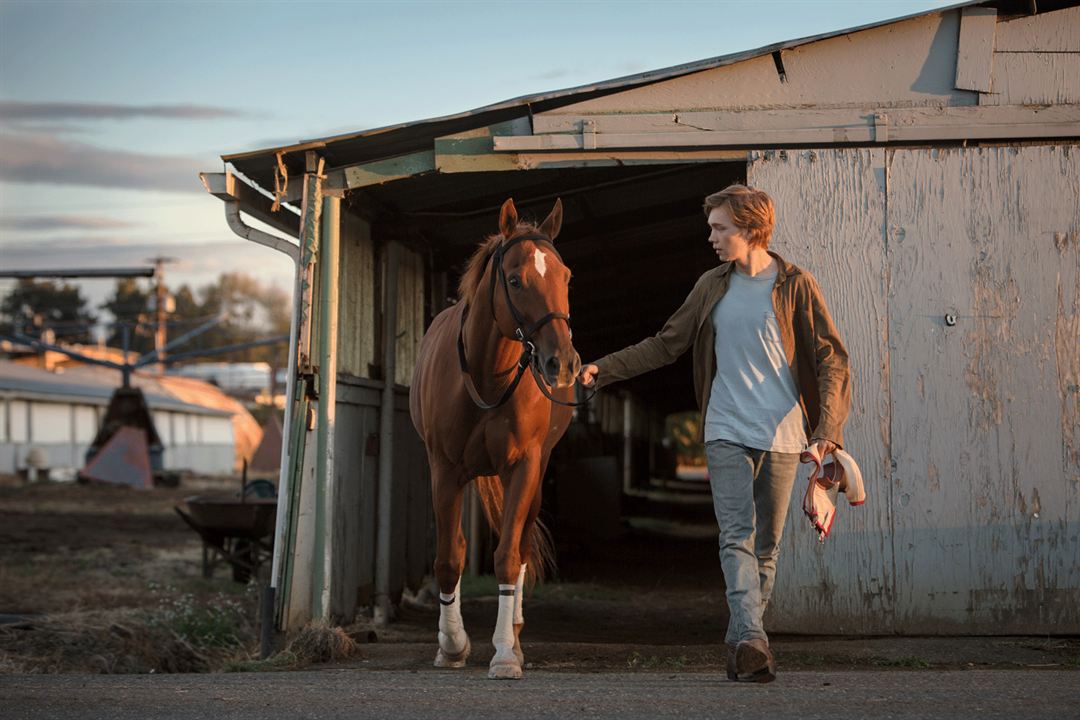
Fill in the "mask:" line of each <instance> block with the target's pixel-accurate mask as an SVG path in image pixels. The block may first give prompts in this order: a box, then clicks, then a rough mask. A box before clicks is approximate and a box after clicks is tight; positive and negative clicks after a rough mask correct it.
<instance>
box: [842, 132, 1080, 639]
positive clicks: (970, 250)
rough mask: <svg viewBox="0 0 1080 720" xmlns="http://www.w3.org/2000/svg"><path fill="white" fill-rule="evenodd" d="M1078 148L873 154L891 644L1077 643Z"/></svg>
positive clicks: (1079, 504)
mask: <svg viewBox="0 0 1080 720" xmlns="http://www.w3.org/2000/svg"><path fill="white" fill-rule="evenodd" d="M1078 150H1080V148H1077V147H1069V146H1064V145H1058V146H1053V145H1048V146H1042V147H1034V146H1032V147H988V148H970V149H959V148H957V149H947V150H946V149H916V150H895V151H892V152H890V155H891V162H890V170H889V198H888V221H889V222H888V226H889V237H888V258H889V273H890V297H889V307H890V312H889V358H890V361H891V389H892V398H893V407H892V411H893V415H892V448H893V457H894V462H895V468H896V469H895V470H894V473H893V524H894V528H895V547H896V575H897V577H896V614H897V617H896V622H897V627H896V629H897V630H898V631H900V632H906V633H925V632H954V631H961V632H989V633H1040V634H1041V633H1044V632H1055V633H1076V632H1078V631H1080V563H1078V562H1077V558H1080V539H1078V532H1077V530H1078V527H1080V417H1078V412H1077V390H1076V387H1077V383H1078V376H1080V347H1078V344H1077V335H1078V333H1080V285H1078V284H1077V266H1078V262H1080V260H1078V250H1080V248H1078V247H1077V245H1078V244H1080V243H1078V240H1080V232H1078V231H1080V209H1078V202H1077V198H1080V153H1078ZM867 490H868V492H869V493H871V497H873V494H874V493H875V490H876V487H875V486H874V485H870V486H869V487H868V488H867ZM843 521H844V518H841V519H840V520H838V522H843Z"/></svg>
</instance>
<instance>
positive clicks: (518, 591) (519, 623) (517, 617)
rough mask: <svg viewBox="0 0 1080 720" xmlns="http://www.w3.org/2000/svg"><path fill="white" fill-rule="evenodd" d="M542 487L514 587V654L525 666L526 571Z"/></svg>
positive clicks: (529, 521)
mask: <svg viewBox="0 0 1080 720" xmlns="http://www.w3.org/2000/svg"><path fill="white" fill-rule="evenodd" d="M540 477H541V478H543V477H544V471H543V470H541V471H540ZM540 503H541V495H540V487H539V485H538V486H537V490H536V492H535V493H533V502H532V506H531V507H530V508H529V516H528V517H527V518H525V524H524V525H523V526H522V528H521V542H520V544H519V552H520V553H521V570H520V571H519V572H518V578H517V583H516V585H515V587H514V655H516V656H517V659H518V662H519V663H520V664H521V666H522V667H524V666H525V653H524V652H523V651H522V649H521V629H522V628H523V627H525V608H524V602H525V573H526V571H527V570H528V567H529V563H530V562H532V561H533V560H534V558H533V546H532V541H533V538H532V531H533V527H535V524H536V518H537V516H539V515H540Z"/></svg>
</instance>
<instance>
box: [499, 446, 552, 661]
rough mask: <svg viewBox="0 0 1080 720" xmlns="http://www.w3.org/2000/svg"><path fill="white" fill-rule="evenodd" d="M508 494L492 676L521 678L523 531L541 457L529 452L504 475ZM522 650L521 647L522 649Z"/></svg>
mask: <svg viewBox="0 0 1080 720" xmlns="http://www.w3.org/2000/svg"><path fill="white" fill-rule="evenodd" d="M503 483H504V487H505V488H506V495H505V498H504V500H503V516H502V529H501V532H500V533H499V546H498V548H496V550H495V576H496V577H497V578H498V580H499V617H498V619H497V620H496V622H495V634H494V635H493V636H492V638H491V641H492V643H493V644H494V645H495V656H494V657H493V658H491V665H490V667H489V669H488V677H489V678H496V679H517V678H520V677H521V675H522V668H521V665H522V660H521V658H520V657H519V655H518V653H516V652H515V645H517V633H516V632H515V631H514V630H515V628H514V625H515V621H516V620H518V619H519V618H520V613H521V609H520V608H521V606H520V597H521V596H520V593H521V592H522V583H523V580H524V577H523V576H524V570H525V566H524V564H523V558H522V554H521V541H522V534H523V531H524V529H525V525H526V521H527V520H528V518H529V515H530V513H531V511H532V505H533V500H534V498H535V496H536V495H537V492H538V490H539V487H540V458H539V456H538V454H535V453H530V454H528V455H526V456H525V457H524V458H523V459H522V460H521V461H520V462H519V463H518V464H517V465H516V466H515V467H514V468H513V470H512V471H510V472H509V473H508V477H504V478H503ZM518 652H520V650H519V651H518Z"/></svg>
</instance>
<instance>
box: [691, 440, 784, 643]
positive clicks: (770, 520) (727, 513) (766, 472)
mask: <svg viewBox="0 0 1080 720" xmlns="http://www.w3.org/2000/svg"><path fill="white" fill-rule="evenodd" d="M705 456H706V458H707V460H708V463H709V484H710V485H711V487H712V496H713V510H715V512H716V523H717V525H719V526H720V567H721V568H722V569H723V571H724V582H725V584H726V585H727V601H728V609H729V610H730V612H731V618H730V620H728V629H727V637H726V641H727V643H728V644H729V645H734V644H736V643H739V642H741V641H743V640H751V639H754V638H759V639H761V640H764V641H766V642H768V640H769V638H768V636H767V635H766V634H765V628H764V627H763V626H762V623H761V617H762V615H763V614H764V613H765V608H766V607H767V606H768V604H769V598H770V597H771V596H772V588H773V580H774V578H775V577H776V558H777V557H778V556H779V554H780V537H781V536H782V535H783V532H784V520H785V518H786V517H787V511H788V503H789V502H790V500H791V490H792V487H793V486H794V485H795V474H796V471H797V470H798V467H799V454H798V453H782V452H770V451H767V450H755V449H753V448H748V447H746V446H744V445H738V444H736V443H730V442H727V441H726V440H712V441H709V442H707V443H705Z"/></svg>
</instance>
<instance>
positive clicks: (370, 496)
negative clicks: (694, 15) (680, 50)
mask: <svg viewBox="0 0 1080 720" xmlns="http://www.w3.org/2000/svg"><path fill="white" fill-rule="evenodd" d="M1078 142H1080V3H1077V2H1075V1H1073V0H1038V2H1036V1H1034V0H1030V1H1020V0H1000V1H993V2H967V3H961V4H959V5H956V6H953V7H951V8H947V9H944V10H940V11H934V12H929V13H924V14H919V15H915V16H910V17H905V18H900V19H897V20H893V21H889V22H884V23H879V24H875V25H872V26H866V27H860V28H855V29H851V30H845V31H842V32H837V33H831V34H828V35H822V36H816V37H810V38H803V39H799V40H793V41H790V42H785V43H780V44H777V45H773V46H769V47H765V48H761V49H759V50H754V51H750V52H743V53H738V54H734V55H727V56H723V57H717V58H711V59H708V60H702V61H700V62H695V63H690V64H687V65H682V66H678V67H673V68H668V69H663V70H657V71H651V72H646V73H642V74H639V75H633V76H629V77H624V78H618V79H614V80H610V81H606V82H602V83H597V84H595V85H590V86H585V87H578V88H573V89H569V90H562V91H556V92H550V93H544V94H540V95H535V96H529V97H521V98H517V99H514V100H510V101H507V102H503V103H499V104H496V105H492V106H488V107H483V108H479V109H476V110H472V111H468V112H463V113H461V114H458V115H452V116H446V117H439V118H434V119H430V120H424V121H420V122H414V123H408V124H402V125H396V126H392V127H384V128H378V129H375V130H367V131H361V132H357V133H352V134H347V135H341V136H336V137H330V138H323V139H318V140H313V141H310V142H304V143H299V144H296V145H291V146H287V147H277V148H269V149H266V150H261V151H256V152H245V153H240V154H230V155H225V156H223V160H224V163H225V171H224V172H222V173H206V174H204V176H203V179H204V183H205V185H206V186H207V189H208V191H209V192H211V193H213V194H215V195H216V196H217V197H219V198H221V199H222V200H223V201H224V205H225V214H226V220H227V221H228V223H229V225H230V227H231V228H232V229H233V230H234V231H235V232H237V233H238V234H240V235H241V236H243V237H245V238H247V239H249V240H252V241H254V242H258V243H261V244H264V245H267V246H270V247H274V248H276V249H278V250H280V251H281V252H284V253H286V254H289V255H290V256H291V257H292V258H293V259H294V260H295V261H296V268H297V273H296V290H297V292H296V305H295V317H294V328H293V351H294V352H293V357H292V360H291V370H292V372H291V375H290V389H289V398H290V399H289V403H290V404H289V408H290V411H289V413H288V419H287V423H286V428H285V437H286V442H285V447H284V450H283V460H284V462H283V463H282V467H283V471H282V477H281V486H282V494H283V495H284V496H285V497H286V498H287V500H286V501H285V502H283V503H281V504H279V508H282V509H283V510H282V512H281V514H280V515H279V518H278V520H279V524H278V534H277V539H278V543H277V555H276V557H275V563H274V580H273V584H274V586H275V587H276V589H277V601H278V612H279V627H281V628H283V629H290V628H294V627H296V626H297V625H298V624H300V623H302V622H304V621H306V620H307V619H309V618H311V617H329V618H333V619H338V620H341V619H349V618H351V617H352V616H353V615H354V614H355V613H356V610H357V607H358V605H374V606H375V608H376V616H377V617H383V618H385V617H388V616H389V615H390V614H391V613H392V606H393V602H394V600H395V599H396V597H397V596H398V595H399V594H400V592H401V590H402V588H403V587H405V586H406V585H412V586H415V585H416V583H418V582H419V579H420V578H421V577H422V576H423V574H424V573H425V572H427V571H428V568H429V567H430V561H431V557H432V548H431V537H430V510H429V503H428V490H427V486H426V483H427V479H426V475H425V472H426V471H425V461H424V459H423V457H424V456H423V450H422V447H421V445H420V443H419V441H418V439H417V438H416V436H415V433H414V431H413V430H412V428H411V425H410V423H409V420H408V415H407V393H408V387H407V385H408V382H409V378H410V373H411V370H412V365H413V362H414V358H415V351H416V346H417V342H418V340H419V338H420V336H421V335H422V332H423V330H424V327H425V324H426V323H427V322H429V321H430V319H431V318H432V317H433V316H434V315H435V314H436V313H437V312H439V310H441V309H442V308H443V307H445V305H446V303H448V302H452V299H451V296H452V295H453V288H454V285H455V280H456V276H457V273H458V272H459V271H460V268H461V264H462V262H463V260H464V259H465V258H466V257H467V255H468V253H469V252H470V251H471V249H472V248H473V247H474V246H475V244H476V243H477V242H478V241H479V240H480V239H481V238H482V237H483V236H484V235H486V234H487V233H490V232H493V231H494V230H495V218H496V217H497V210H498V207H499V205H500V204H501V202H502V201H503V200H504V199H505V198H506V197H508V196H512V197H513V198H514V199H515V201H516V203H517V205H518V207H519V209H523V210H524V211H525V213H526V214H532V215H533V216H535V217H537V218H540V217H543V215H544V214H545V213H546V211H547V209H548V208H549V207H550V205H551V203H552V202H553V200H554V199H555V198H556V197H561V198H562V200H563V203H564V204H565V208H566V217H565V223H564V226H563V232H562V235H561V236H560V239H559V241H558V244H559V247H560V252H561V253H562V255H563V257H564V259H565V260H566V262H567V264H568V265H569V266H570V267H571V268H573V270H574V275H575V281H574V285H573V287H572V290H571V307H572V313H573V317H574V330H575V345H576V346H577V348H578V350H579V351H580V352H581V355H582V357H583V359H586V360H588V359H590V358H595V357H597V356H599V355H602V354H605V353H607V352H610V351H613V350H616V349H619V348H621V347H623V346H625V345H627V344H629V343H632V342H636V341H637V340H639V339H641V338H642V337H644V336H646V335H647V334H650V333H653V332H655V331H656V330H658V329H659V328H660V326H661V325H662V323H663V321H664V319H665V318H666V317H667V316H668V315H669V314H670V313H671V312H672V311H673V310H674V309H675V308H676V307H677V306H678V304H679V303H680V302H681V301H682V299H683V298H684V297H685V295H686V293H687V292H688V290H689V288H690V287H691V286H692V284H693V282H694V281H695V279H696V278H697V277H698V275H700V273H701V272H703V271H704V270H705V269H707V268H708V267H710V266H711V265H712V264H713V263H714V262H715V256H714V255H713V254H712V252H711V249H710V248H709V247H708V245H707V243H706V242H705V233H706V230H705V226H704V223H703V221H702V218H701V215H700V204H701V199H702V198H703V197H704V196H705V195H706V194H708V193H709V192H712V191H715V190H717V189H719V188H722V187H724V186H726V185H727V184H729V183H732V182H747V183H749V184H751V185H754V186H757V187H760V188H762V189H765V190H767V191H768V192H769V193H770V194H772V195H773V197H774V198H775V200H776V202H777V206H778V226H777V230H776V233H775V235H774V239H773V247H774V248H775V249H776V250H777V251H778V252H780V253H781V254H782V255H784V256H785V257H786V258H788V259H790V260H792V261H794V262H796V263H798V264H800V265H802V266H803V267H806V268H807V269H809V270H810V271H812V272H813V273H814V274H815V275H816V276H817V278H818V279H819V281H820V284H821V286H822V288H823V290H824V293H825V295H826V298H827V300H828V302H829V304H830V308H831V310H832V312H833V315H834V318H835V320H836V322H837V324H838V326H839V328H840V330H841V332H842V334H843V336H844V337H845V340H846V342H847V344H848V349H849V352H850V354H851V358H852V367H853V386H854V398H855V400H854V406H853V410H852V416H851V418H850V420H849V422H848V430H847V442H848V448H847V449H848V450H849V451H850V452H851V453H852V454H853V455H854V456H855V457H856V458H857V459H858V460H859V461H860V463H861V465H862V467H863V472H864V474H865V477H866V480H867V487H868V491H869V500H868V502H867V504H866V505H865V506H864V507H863V508H861V509H860V510H859V511H857V512H855V511H852V512H847V513H845V514H844V515H842V517H841V519H840V520H839V521H838V528H837V529H836V530H835V531H834V533H833V535H832V536H830V538H829V539H828V541H827V542H826V543H824V544H816V543H814V542H812V541H811V540H810V539H809V534H808V533H807V532H806V531H805V528H804V526H803V524H802V519H801V517H800V516H798V507H797V506H798V503H797V502H796V503H793V504H792V508H793V509H792V512H791V517H790V518H789V525H788V527H789V531H788V533H787V535H786V538H785V541H784V549H783V552H782V555H781V560H780V563H781V568H780V570H779V572H780V575H779V577H780V578H781V581H780V582H779V583H778V585H777V589H776V592H775V594H774V598H773V603H772V606H771V608H770V612H771V615H772V618H771V624H770V625H769V626H770V627H771V628H772V629H774V630H777V631H799V630H804V629H805V628H807V627H829V628H830V630H835V631H839V632H848V633H954V632H962V633H1048V632H1054V633H1076V632H1080V410H1078V405H1080V391H1078V387H1080V346H1078V335H1080V284H1078V272H1080V148H1078V147H1077V143H1078ZM270 198H273V199H272V200H271V199H270ZM275 208H276V209H275ZM245 217H249V218H255V219H257V220H259V221H261V222H264V223H268V224H269V225H270V226H272V227H273V228H275V229H276V230H278V231H279V232H280V233H282V234H284V235H286V236H288V237H290V238H295V239H296V241H295V242H292V241H289V240H283V239H282V238H281V237H280V236H279V235H277V234H272V233H267V232H264V231H262V230H259V229H257V228H255V227H253V226H251V225H249V224H248V223H247V221H246V220H245ZM448 361H452V359H450V360H448ZM687 362H688V360H687V359H684V360H683V361H682V362H681V363H676V364H675V365H673V366H671V367H669V368H667V369H665V370H663V371H658V372H655V373H652V374H650V375H647V376H644V377H641V378H637V379H636V380H635V381H632V382H628V383H625V384H623V385H622V386H615V387H613V388H610V392H605V394H604V395H603V396H602V397H600V398H598V399H597V400H596V401H595V402H594V403H593V406H592V407H591V408H590V410H589V411H587V412H582V413H579V415H578V417H577V419H576V421H575V426H576V427H577V431H576V432H577V437H586V438H588V437H599V441H598V442H595V443H591V446H592V449H591V450H588V452H597V448H599V452H600V453H601V454H603V453H607V455H610V460H611V461H612V463H613V464H614V465H613V467H617V468H618V470H617V472H618V474H619V476H620V477H622V478H623V481H624V489H625V488H626V487H630V486H632V485H634V484H635V483H637V482H638V480H639V478H640V477H641V476H642V475H646V476H647V475H648V474H649V473H650V472H651V468H650V466H649V465H650V461H651V460H653V459H654V458H652V453H651V452H650V451H648V450H647V449H645V450H643V449H642V448H647V447H649V446H650V445H651V443H650V440H651V439H652V438H653V436H654V435H655V433H656V428H657V427H658V426H660V425H662V418H664V417H665V416H667V415H668V414H670V413H674V412H678V411H681V410H687V409H689V408H692V407H693V406H694V400H693V395H692V389H691V386H690V372H689V367H688V365H686V364H685V363H687ZM579 445H580V446H581V447H586V446H589V445H590V443H587V442H586V443H577V442H574V443H572V444H571V450H570V451H569V452H573V448H576V447H578V446H579ZM583 452H584V451H583ZM605 497H607V496H606V495H605ZM596 502H597V503H599V502H601V500H600V499H599V497H598V498H597V500H596Z"/></svg>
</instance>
